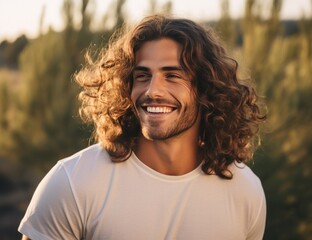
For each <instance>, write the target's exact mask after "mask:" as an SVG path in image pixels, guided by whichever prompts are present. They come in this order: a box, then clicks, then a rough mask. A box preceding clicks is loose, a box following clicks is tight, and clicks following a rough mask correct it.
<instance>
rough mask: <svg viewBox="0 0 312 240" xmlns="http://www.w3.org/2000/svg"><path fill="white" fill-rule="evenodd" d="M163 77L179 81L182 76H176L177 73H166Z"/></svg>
mask: <svg viewBox="0 0 312 240" xmlns="http://www.w3.org/2000/svg"><path fill="white" fill-rule="evenodd" d="M165 77H166V78H167V79H169V80H174V79H181V78H182V76H181V75H179V74H177V73H167V74H165Z"/></svg>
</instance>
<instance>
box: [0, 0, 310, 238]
mask: <svg viewBox="0 0 312 240" xmlns="http://www.w3.org/2000/svg"><path fill="white" fill-rule="evenodd" d="M151 13H172V14H174V15H175V16H177V17H181V16H182V17H187V18H191V19H192V20H195V21H197V22H200V23H202V24H203V25H210V26H212V27H214V28H215V29H216V31H217V32H218V33H219V35H220V36H221V37H222V39H223V40H224V42H225V43H226V44H227V46H228V48H229V51H230V53H231V55H232V56H233V57H234V58H236V59H237V60H238V62H239V63H240V66H241V67H240V74H241V75H242V76H246V75H251V77H252V78H253V79H254V81H255V84H256V85H257V87H258V92H259V93H260V95H262V96H264V97H265V100H266V103H267V105H268V112H269V118H268V121H267V123H266V126H265V128H264V129H263V130H264V132H265V134H264V135H263V144H262V146H261V148H260V149H259V150H258V152H257V153H256V155H255V157H254V159H253V160H252V161H251V162H250V166H251V168H252V169H253V170H254V171H255V172H256V174H257V175H258V176H259V177H260V178H261V180H262V183H263V187H264V190H265V192H266V196H267V205H268V216H267V226H266V232H265V237H264V239H274V240H276V239H294V240H303V239H304V240H308V239H312V189H311V183H312V182H311V180H312V172H311V171H312V161H311V159H310V157H311V156H312V126H311V120H312V101H311V100H312V99H311V98H312V1H311V0H296V1H293V0H288V1H286V0H285V1H282V0H264V1H262V0H211V1H200V0H192V1H187V0H171V1H170V0H167V1H161V0H145V1H144V0H105V1H100V0H55V1H47V0H46V1H44V0H41V1H34V0H29V1H23V0H11V1H1V2H0V236H1V239H3V240H6V239H20V235H19V234H18V233H17V227H18V224H19V222H20V220H21V218H22V216H23V214H24V212H25V210H26V207H27V205H28V203H29V201H30V199H31V196H32V194H33V191H34V189H35V187H36V186H37V184H38V183H39V181H40V180H41V178H42V177H43V176H44V175H45V174H46V173H47V171H48V170H49V169H50V168H51V167H52V166H53V165H54V164H55V163H56V161H57V160H59V159H61V158H63V157H66V156H68V155H70V154H73V153H74V152H76V151H78V150H80V149H82V148H84V147H86V146H88V145H89V144H91V143H92V142H91V141H90V135H91V132H92V126H87V125H84V124H83V123H82V122H81V120H80V119H79V114H78V107H79V103H78V100H77V95H78V93H79V89H78V87H77V85H76V84H75V83H74V82H73V80H72V76H73V74H74V73H75V72H76V71H78V70H79V69H80V68H81V66H82V64H83V62H84V53H85V51H86V49H87V48H91V49H98V48H101V47H102V46H104V45H105V43H106V42H107V41H108V39H109V37H110V35H111V34H112V33H113V31H114V30H115V29H116V28H118V27H119V26H121V25H122V24H123V23H124V22H126V23H127V24H133V23H135V22H137V21H138V20H139V19H141V18H142V17H143V16H146V15H148V14H151Z"/></svg>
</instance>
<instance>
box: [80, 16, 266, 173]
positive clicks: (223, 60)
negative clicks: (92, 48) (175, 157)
mask: <svg viewBox="0 0 312 240" xmlns="http://www.w3.org/2000/svg"><path fill="white" fill-rule="evenodd" d="M160 38H169V39H173V40H175V41H176V42H178V43H179V44H181V46H182V52H181V56H180V63H181V66H182V68H183V69H184V70H185V71H186V72H187V73H188V74H189V76H191V79H192V83H193V87H194V89H195V92H196V95H197V100H198V102H199V104H200V106H201V108H200V109H201V111H202V112H201V129H202V131H201V134H200V136H199V139H200V141H199V149H200V152H201V154H202V157H203V160H204V163H203V164H202V170H203V171H204V172H205V173H206V174H216V175H218V176H220V177H221V178H226V179H231V178H232V173H231V172H230V171H229V170H228V166H229V165H230V164H231V163H233V162H235V161H236V162H246V161H247V160H249V159H251V158H252V155H253V153H254V151H255V149H256V148H257V147H258V146H259V144H260V141H259V140H260V137H259V125H260V124H261V122H263V121H264V120H265V114H262V113H261V111H260V107H259V97H258V95H257V94H256V92H255V89H254V88H253V87H252V86H251V85H248V84H247V82H246V81H244V83H243V81H242V80H241V79H238V76H237V69H238V63H237V62H236V61H235V60H234V59H232V58H230V57H229V56H228V54H227V53H226V50H225V48H224V47H223V46H222V44H221V41H220V39H218V37H217V36H216V35H215V34H214V32H213V30H212V29H210V28H204V27H202V26H200V25H198V24H196V23H194V22H193V21H191V20H188V19H174V18H170V17H165V16H161V15H154V16H150V17H146V18H144V19H143V20H142V21H141V22H140V23H139V24H138V25H137V26H135V27H134V28H133V29H132V30H130V31H126V30H124V31H121V32H117V33H115V35H114V36H113V37H112V38H111V39H110V41H109V43H108V44H107V46H106V47H105V48H103V49H102V51H101V53H100V56H99V57H98V59H97V60H96V61H92V60H91V59H90V58H88V62H87V65H86V66H85V67H84V68H83V69H82V70H81V71H80V72H78V73H77V74H76V75H75V79H76V81H77V82H78V83H79V85H80V86H81V87H82V88H83V90H82V92H81V93H80V100H81V101H82V106H81V109H80V113H81V115H82V117H83V119H85V120H87V121H89V122H93V123H94V125H95V135H96V138H97V140H98V141H99V142H100V144H101V145H102V146H103V147H104V148H105V149H106V150H107V152H108V153H109V154H110V156H111V157H112V160H113V161H115V162H117V161H124V160H127V159H128V158H129V156H130V155H131V153H132V149H133V146H134V144H135V140H136V139H137V137H138V136H139V134H140V131H141V129H140V123H139V120H138V119H137V117H136V115H135V114H134V110H133V103H132V102H131V99H130V94H131V88H132V81H133V76H132V73H133V69H134V66H135V54H136V52H137V51H138V49H140V47H141V46H142V45H143V44H144V43H145V42H146V41H151V40H156V39H160Z"/></svg>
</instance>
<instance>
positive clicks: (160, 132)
mask: <svg viewBox="0 0 312 240" xmlns="http://www.w3.org/2000/svg"><path fill="white" fill-rule="evenodd" d="M198 111H199V107H198V104H196V103H194V104H192V105H187V106H185V108H184V110H183V112H182V113H180V117H179V118H178V119H176V121H174V122H172V123H171V124H170V125H169V126H167V127H166V128H165V129H164V127H162V126H161V123H153V124H146V123H144V122H143V123H142V121H140V122H141V131H142V134H143V136H144V137H145V138H146V139H148V140H152V141H157V140H158V141H165V140H168V139H170V138H173V137H175V136H178V135H180V134H182V133H184V132H185V131H187V130H188V129H190V128H191V127H192V126H193V125H194V124H195V123H196V120H197V117H198Z"/></svg>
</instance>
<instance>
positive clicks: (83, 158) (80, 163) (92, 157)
mask: <svg viewBox="0 0 312 240" xmlns="http://www.w3.org/2000/svg"><path fill="white" fill-rule="evenodd" d="M110 162H111V160H110V156H109V155H108V153H107V152H106V151H105V150H104V149H103V148H102V147H101V146H100V145H99V144H95V145H92V146H89V147H87V148H85V149H83V150H81V151H79V152H77V153H75V154H74V155H72V156H69V157H67V158H64V159H62V160H60V161H59V162H58V164H60V165H62V166H63V167H64V168H65V169H66V171H67V173H68V174H73V172H74V171H79V170H83V172H85V171H87V170H88V169H90V168H92V167H100V166H103V165H106V164H110ZM84 167H87V168H84Z"/></svg>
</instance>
